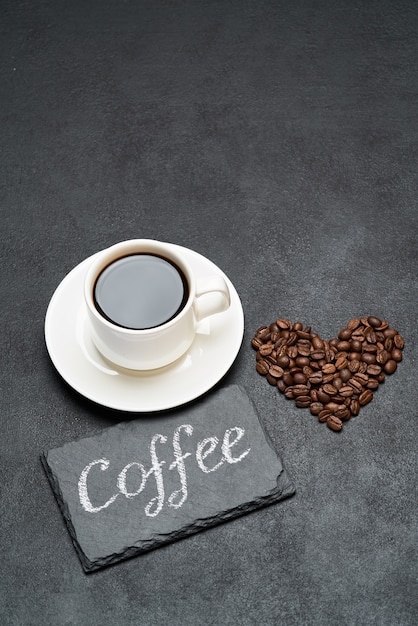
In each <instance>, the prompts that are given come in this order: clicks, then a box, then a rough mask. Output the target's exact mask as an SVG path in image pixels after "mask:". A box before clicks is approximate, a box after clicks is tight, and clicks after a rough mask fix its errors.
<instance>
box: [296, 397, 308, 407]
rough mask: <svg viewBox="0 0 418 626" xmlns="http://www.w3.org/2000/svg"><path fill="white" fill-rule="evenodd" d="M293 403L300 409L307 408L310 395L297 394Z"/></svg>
mask: <svg viewBox="0 0 418 626" xmlns="http://www.w3.org/2000/svg"><path fill="white" fill-rule="evenodd" d="M295 404H296V406H297V407H298V408H300V409H307V408H308V407H309V405H310V404H311V397H310V396H297V397H296V399H295Z"/></svg>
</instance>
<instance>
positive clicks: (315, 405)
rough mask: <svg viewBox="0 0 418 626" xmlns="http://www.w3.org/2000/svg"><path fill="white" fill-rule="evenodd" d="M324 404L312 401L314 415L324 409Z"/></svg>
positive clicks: (310, 408) (311, 407) (311, 410)
mask: <svg viewBox="0 0 418 626" xmlns="http://www.w3.org/2000/svg"><path fill="white" fill-rule="evenodd" d="M323 408H324V405H323V404H322V403H321V402H312V403H311V406H310V407H309V410H310V412H311V413H312V415H319V414H320V412H321V411H322V410H323Z"/></svg>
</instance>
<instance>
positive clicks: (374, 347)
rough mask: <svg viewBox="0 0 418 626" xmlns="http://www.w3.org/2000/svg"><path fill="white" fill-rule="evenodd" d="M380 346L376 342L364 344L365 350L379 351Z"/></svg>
mask: <svg viewBox="0 0 418 626" xmlns="http://www.w3.org/2000/svg"><path fill="white" fill-rule="evenodd" d="M377 350H378V348H377V345H376V344H375V343H365V344H364V345H363V352H377Z"/></svg>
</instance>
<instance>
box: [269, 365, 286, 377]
mask: <svg viewBox="0 0 418 626" xmlns="http://www.w3.org/2000/svg"><path fill="white" fill-rule="evenodd" d="M269 374H270V376H273V377H274V378H276V379H277V378H281V377H282V376H283V374H284V370H283V368H281V367H280V366H279V365H273V366H272V367H270V369H269Z"/></svg>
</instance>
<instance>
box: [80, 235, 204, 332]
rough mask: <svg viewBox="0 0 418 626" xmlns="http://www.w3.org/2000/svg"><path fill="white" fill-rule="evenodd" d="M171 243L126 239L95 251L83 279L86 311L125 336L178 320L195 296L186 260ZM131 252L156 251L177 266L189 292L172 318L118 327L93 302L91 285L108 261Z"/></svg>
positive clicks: (158, 328) (147, 252)
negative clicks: (149, 324) (142, 325)
mask: <svg viewBox="0 0 418 626" xmlns="http://www.w3.org/2000/svg"><path fill="white" fill-rule="evenodd" d="M172 245H173V244H170V243H166V242H162V241H157V240H155V239H128V240H126V241H120V242H119V243H115V244H113V245H111V246H110V247H108V248H105V249H103V250H101V251H100V252H98V253H97V257H96V258H95V259H93V261H92V263H91V265H90V267H89V269H88V270H87V274H86V278H85V281H84V299H85V302H86V304H87V306H88V309H89V311H90V313H91V314H92V315H93V316H94V317H95V318H96V319H97V320H98V321H99V322H100V323H102V324H104V325H105V326H107V327H108V328H110V329H113V330H116V331H117V332H118V333H121V334H125V335H152V334H155V333H156V332H159V331H160V330H161V329H166V328H169V327H170V326H174V325H175V324H176V323H177V322H178V320H179V319H181V318H182V317H184V315H186V313H187V311H188V310H189V309H190V307H191V305H192V303H193V300H194V295H195V277H194V274H193V272H192V270H191V268H190V266H189V264H188V263H187V261H186V260H185V259H183V258H182V256H181V255H180V254H178V253H177V251H176V250H175V249H174V248H172ZM147 248H148V249H147ZM133 254H158V255H159V256H162V257H164V258H166V259H169V260H171V261H173V262H174V263H175V264H176V265H178V266H179V267H180V269H181V270H182V271H183V273H184V275H185V277H186V280H187V284H188V288H189V295H188V298H187V302H186V303H185V305H184V307H183V308H182V310H181V311H180V312H179V313H178V314H177V315H176V316H175V317H174V318H173V319H171V320H169V321H168V322H164V323H163V324H159V325H158V326H155V327H153V328H143V329H135V328H126V327H124V326H118V325H117V324H114V323H113V322H111V321H110V320H108V319H106V318H105V317H104V316H103V315H101V313H99V311H98V310H97V308H96V305H95V304H94V295H93V293H94V286H95V284H96V280H97V279H98V277H99V275H100V273H101V272H102V271H103V270H104V269H105V268H106V267H107V266H108V265H110V264H111V263H114V262H115V261H117V260H118V259H120V258H123V257H124V256H129V255H133Z"/></svg>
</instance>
